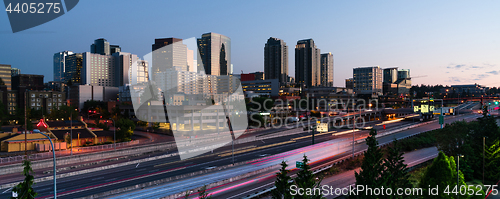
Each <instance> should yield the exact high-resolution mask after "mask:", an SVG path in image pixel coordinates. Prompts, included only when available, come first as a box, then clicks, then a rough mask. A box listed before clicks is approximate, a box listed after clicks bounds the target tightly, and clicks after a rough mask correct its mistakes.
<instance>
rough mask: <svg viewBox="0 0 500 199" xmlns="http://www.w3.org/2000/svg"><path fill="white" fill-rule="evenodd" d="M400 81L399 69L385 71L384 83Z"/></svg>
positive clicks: (386, 69)
mask: <svg viewBox="0 0 500 199" xmlns="http://www.w3.org/2000/svg"><path fill="white" fill-rule="evenodd" d="M397 80H398V68H385V69H384V83H390V84H392V83H394V82H396V81H397Z"/></svg>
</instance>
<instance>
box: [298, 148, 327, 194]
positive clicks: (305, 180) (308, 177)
mask: <svg viewBox="0 0 500 199" xmlns="http://www.w3.org/2000/svg"><path fill="white" fill-rule="evenodd" d="M308 162H309V160H308V159H307V156H306V155H305V154H304V159H302V163H303V165H304V166H303V168H302V169H300V171H299V172H298V173H297V177H296V178H295V184H296V185H297V189H299V188H303V189H304V190H307V189H309V190H313V189H314V188H319V187H320V183H321V180H319V181H316V179H315V178H314V174H313V172H312V171H311V167H310V166H309V164H308ZM295 198H299V199H320V198H323V196H322V195H321V193H317V192H316V193H311V194H308V193H307V192H306V194H304V195H296V196H295Z"/></svg>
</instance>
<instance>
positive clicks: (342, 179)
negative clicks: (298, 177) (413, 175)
mask: <svg viewBox="0 0 500 199" xmlns="http://www.w3.org/2000/svg"><path fill="white" fill-rule="evenodd" d="M438 153H439V151H438V150H437V148H436V147H429V148H424V149H419V150H416V151H411V152H408V153H405V154H403V157H404V160H405V164H407V165H408V167H412V166H415V165H417V164H420V163H421V162H422V161H424V160H429V159H433V158H435V157H437V155H438ZM359 170H360V169H359V168H357V169H355V170H351V171H346V172H343V173H340V174H338V175H335V176H331V177H328V178H325V179H323V181H321V185H328V186H329V187H333V188H334V189H336V188H344V187H347V186H349V185H352V184H354V183H356V178H355V176H354V172H355V171H356V172H359ZM338 196H340V195H335V194H333V195H328V196H325V197H326V198H328V199H331V198H336V197H338Z"/></svg>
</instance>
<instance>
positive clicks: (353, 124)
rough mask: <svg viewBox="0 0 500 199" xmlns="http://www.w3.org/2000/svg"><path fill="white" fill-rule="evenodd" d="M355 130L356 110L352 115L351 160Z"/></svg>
mask: <svg viewBox="0 0 500 199" xmlns="http://www.w3.org/2000/svg"><path fill="white" fill-rule="evenodd" d="M359 117H361V109H359ZM355 128H356V110H354V112H353V114H352V158H354V131H355Z"/></svg>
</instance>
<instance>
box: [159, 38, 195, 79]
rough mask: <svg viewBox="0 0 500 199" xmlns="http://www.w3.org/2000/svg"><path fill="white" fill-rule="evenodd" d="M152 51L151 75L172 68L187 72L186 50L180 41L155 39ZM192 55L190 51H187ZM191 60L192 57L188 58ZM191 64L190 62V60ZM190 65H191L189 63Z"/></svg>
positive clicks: (185, 46)
mask: <svg viewBox="0 0 500 199" xmlns="http://www.w3.org/2000/svg"><path fill="white" fill-rule="evenodd" d="M152 50H153V65H152V67H153V68H152V70H153V73H156V72H163V71H165V70H167V69H172V68H174V67H177V68H180V69H181V70H183V71H188V70H189V69H188V48H187V45H185V44H183V43H182V39H178V38H163V39H155V43H154V44H153V46H152ZM189 52H190V53H192V51H189ZM190 58H191V59H192V55H191V56H190ZM191 62H192V60H191ZM191 64H192V63H191Z"/></svg>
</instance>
